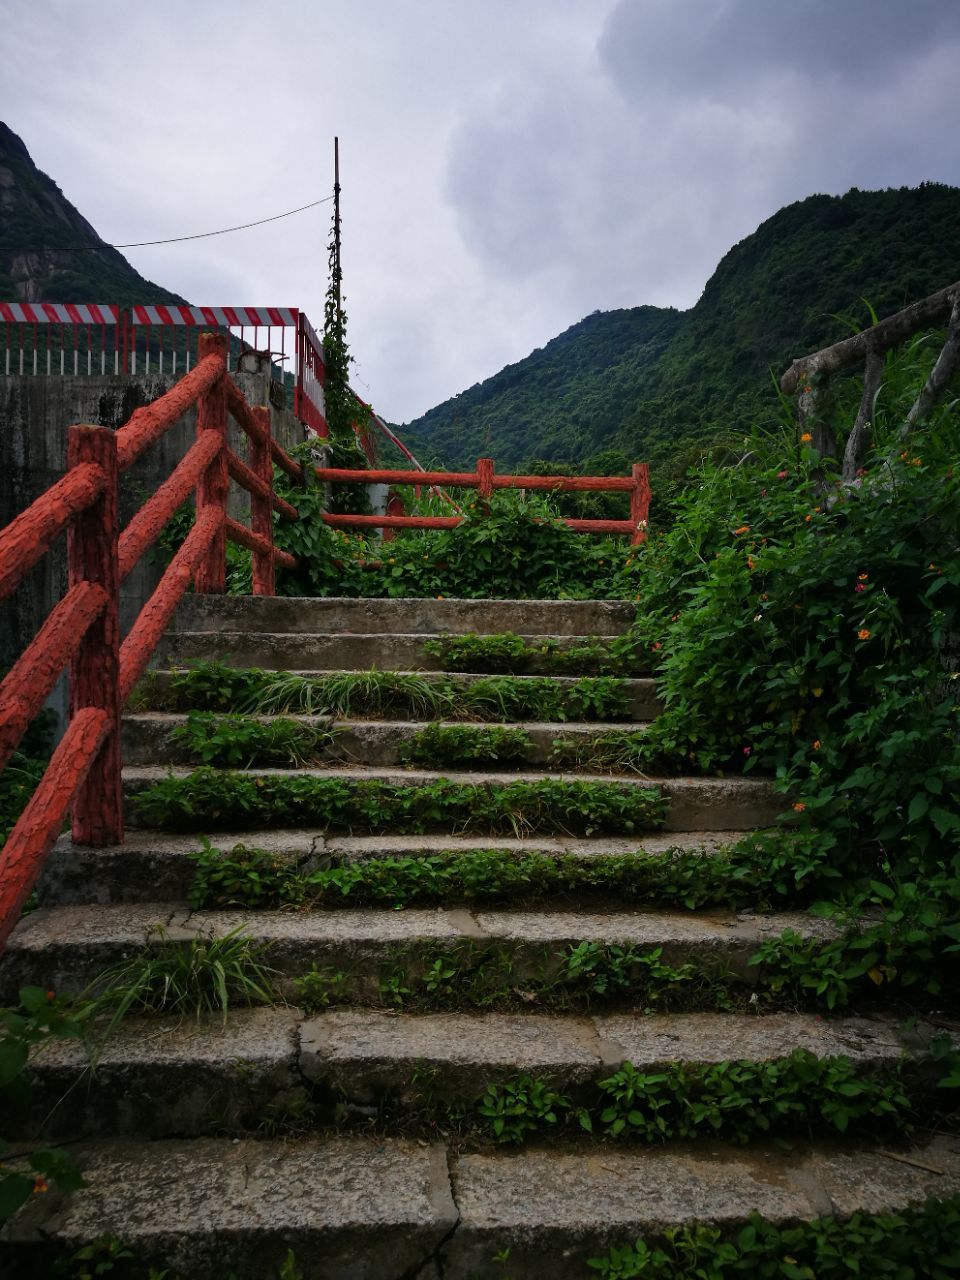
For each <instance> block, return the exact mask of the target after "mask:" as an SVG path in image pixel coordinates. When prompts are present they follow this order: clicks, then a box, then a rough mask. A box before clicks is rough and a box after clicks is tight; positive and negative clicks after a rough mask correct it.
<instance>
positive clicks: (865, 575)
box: [857, 573, 870, 582]
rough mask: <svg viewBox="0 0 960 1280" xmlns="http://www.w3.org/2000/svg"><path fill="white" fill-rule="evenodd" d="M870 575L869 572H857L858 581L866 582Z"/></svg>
mask: <svg viewBox="0 0 960 1280" xmlns="http://www.w3.org/2000/svg"><path fill="white" fill-rule="evenodd" d="M869 577H870V575H869V573H858V574H857V581H858V582H866V580H867V579H868V578H869Z"/></svg>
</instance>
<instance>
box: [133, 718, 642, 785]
mask: <svg viewBox="0 0 960 1280" xmlns="http://www.w3.org/2000/svg"><path fill="white" fill-rule="evenodd" d="M283 718H284V719H287V720H297V721H299V722H300V723H302V724H304V725H305V726H309V727H310V728H313V729H316V730H318V731H320V732H321V733H326V734H327V735H329V739H328V741H326V742H323V743H322V744H321V745H320V746H319V747H318V748H317V751H316V756H315V758H314V760H313V763H314V764H363V765H399V764H404V763H405V762H406V760H407V759H408V758H409V752H410V749H411V746H412V744H413V740H414V738H415V737H416V735H417V734H418V733H420V732H421V731H422V730H423V729H425V728H426V727H427V725H426V722H424V721H414V720H354V719H332V718H331V717H330V716H290V715H287V716H284V717H283ZM255 719H257V720H259V721H260V722H261V723H263V724H269V723H270V721H271V720H273V719H276V717H273V716H257V717H255ZM186 723H187V717H186V716H185V715H171V714H169V713H166V712H157V711H148V712H139V713H136V714H127V715H125V716H124V717H123V759H124V761H125V763H126V764H128V765H168V764H173V765H194V766H197V765H199V764H200V763H201V762H200V761H199V760H198V759H197V758H196V755H195V753H192V752H191V751H190V749H189V748H188V747H187V746H186V745H185V744H183V743H180V742H177V741H176V740H175V734H176V731H177V730H178V729H182V728H183V727H184V726H185V725H186ZM435 723H439V724H441V725H442V727H443V728H447V729H461V728H463V727H464V726H463V722H462V721H455V720H443V721H437V722H435ZM477 727H478V728H484V727H486V728H492V729H499V728H507V729H517V730H520V731H521V732H522V733H524V734H525V735H526V737H527V740H528V746H527V748H526V750H525V752H524V755H523V759H522V761H519V762H518V761H516V760H514V761H506V762H504V764H503V766H502V767H503V768H504V769H506V770H508V771H514V770H516V769H517V768H518V767H521V766H539V767H541V768H548V769H556V768H561V769H562V768H563V767H564V766H563V765H562V764H560V765H558V764H557V762H556V755H555V751H554V747H555V744H556V743H563V744H564V745H566V744H570V745H571V746H580V747H587V746H588V745H589V744H590V743H591V742H594V741H596V740H597V739H598V738H601V737H603V735H605V734H608V733H609V732H610V729H611V726H610V725H609V724H596V723H593V722H581V723H576V722H574V721H563V722H559V723H558V722H556V721H550V722H544V721H525V722H522V723H517V722H509V723H507V724H504V725H492V726H491V725H488V726H482V725H481V726H477ZM647 727H648V726H647V725H646V724H645V723H634V724H621V725H618V726H617V729H618V730H619V731H622V732H624V733H642V732H643V731H644V730H645V729H646V728H647ZM449 767H450V769H451V770H458V769H460V768H462V767H463V766H461V765H458V764H456V763H455V762H451V764H450V766H449Z"/></svg>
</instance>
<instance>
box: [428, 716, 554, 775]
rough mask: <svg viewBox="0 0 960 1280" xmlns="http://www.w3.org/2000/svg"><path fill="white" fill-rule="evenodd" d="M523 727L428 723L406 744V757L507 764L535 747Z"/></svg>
mask: <svg viewBox="0 0 960 1280" xmlns="http://www.w3.org/2000/svg"><path fill="white" fill-rule="evenodd" d="M532 745H533V744H532V742H531V739H530V735H529V734H528V733H526V732H525V731H524V730H523V729H518V728H507V727H506V726H504V725H477V724H437V723H434V724H428V725H426V726H425V727H424V728H423V729H418V730H417V731H416V733H414V734H413V736H412V737H411V738H410V740H409V742H408V743H406V744H405V746H404V749H403V756H404V759H405V760H406V761H408V762H409V763H410V764H422V765H434V766H436V767H437V768H447V767H448V766H452V765H471V764H472V765H478V764H483V765H508V764H515V763H517V762H518V761H523V760H525V759H526V757H527V755H528V753H529V751H530V750H531V748H532Z"/></svg>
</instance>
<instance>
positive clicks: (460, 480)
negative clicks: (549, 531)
mask: <svg viewBox="0 0 960 1280" xmlns="http://www.w3.org/2000/svg"><path fill="white" fill-rule="evenodd" d="M316 472H317V477H318V479H320V480H322V481H325V482H327V483H330V484H391V485H418V486H419V485H430V486H449V487H450V488H454V489H456V488H463V489H476V490H477V491H478V493H479V496H480V498H481V499H489V498H490V497H492V496H493V491H494V490H495V489H544V490H547V491H549V492H551V493H585V492H586V493H629V494H630V518H629V520H576V519H564V521H563V523H564V524H566V525H567V526H568V528H570V529H574V530H576V531H577V532H578V533H616V534H626V535H628V536H629V538H630V542H631V544H632V545H634V546H635V545H637V544H638V543H641V542H646V540H647V522H648V520H649V514H650V469H649V467H648V465H647V463H645V462H635V463H634V464H633V467H632V469H631V473H630V475H629V476H507V475H497V474H496V472H495V469H494V464H493V459H492V458H479V459H478V460H477V467H476V470H475V471H420V470H418V471H395V470H394V471H386V470H380V471H378V470H371V471H353V470H347V469H345V468H341V467H317V468H316ZM463 519H464V517H463V516H407V515H398V514H393V513H389V514H387V515H383V516H351V515H324V517H323V520H324V523H325V524H328V525H330V526H332V527H333V528H335V529H363V528H370V529H455V528H456V527H457V525H458V524H462V523H463Z"/></svg>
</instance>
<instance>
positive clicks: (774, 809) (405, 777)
mask: <svg viewBox="0 0 960 1280" xmlns="http://www.w3.org/2000/svg"><path fill="white" fill-rule="evenodd" d="M191 772H193V770H191V769H185V768H180V767H169V768H167V769H163V768H158V767H153V766H133V767H130V768H125V769H124V771H123V790H124V798H125V800H126V801H127V804H126V816H125V820H126V822H127V824H128V825H129V826H130V827H131V828H132V827H135V826H137V825H139V824H138V821H137V816H136V812H135V809H134V806H132V805H131V804H130V801H131V800H132V799H133V797H134V796H136V795H138V794H139V793H140V792H141V791H145V790H147V789H148V788H149V787H151V786H153V785H154V784H155V783H157V782H161V781H162V780H163V779H164V778H168V777H174V778H186V777H189V775H190V773H191ZM243 773H244V776H246V777H249V778H253V779H256V778H264V779H267V778H279V777H298V778H306V777H315V778H340V779H342V780H343V781H347V782H349V781H356V782H362V781H368V780H371V779H378V780H379V781H381V782H384V783H389V784H391V785H395V786H403V787H416V786H424V785H429V784H431V783H434V782H439V781H441V780H444V779H446V780H447V781H450V782H455V783H457V784H460V785H462V784H472V785H474V786H478V787H482V786H494V787H503V786H505V785H508V784H509V783H511V782H540V781H543V780H544V779H549V780H551V781H563V782H570V783H583V782H599V783H604V784H606V785H608V786H615V787H618V788H632V787H641V788H643V787H646V788H655V789H657V790H659V791H660V792H661V794H662V795H664V796H665V797H666V799H667V801H668V808H667V814H666V819H665V822H664V824H663V830H665V831H705V830H712V831H726V830H730V831H744V830H750V829H753V828H756V827H767V826H770V825H771V824H772V823H773V822H775V820H776V818H777V815H778V814H779V813H781V812H782V810H783V808H784V804H785V800H784V798H783V797H782V796H781V795H779V794H778V793H777V791H776V787H775V784H774V783H773V782H772V781H768V780H765V779H757V778H663V777H650V778H641V777H639V776H635V777H629V778H627V777H622V776H611V775H609V774H591V773H569V772H568V773H561V772H557V773H542V772H536V771H532V770H529V769H518V770H514V771H508V770H501V771H493V770H482V771H480V770H464V771H462V772H461V771H457V772H456V773H453V772H451V771H447V772H440V771H438V770H434V769H397V768H395V767H391V766H371V767H368V768H363V767H360V766H357V765H353V766H331V767H329V768H327V769H296V770H291V769H258V768H254V769H247V770H244V771H243ZM280 821H282V819H279V818H275V817H272V816H271V819H270V825H271V826H275V825H277V824H278V823H279V822H280ZM251 825H253V823H251ZM623 834H624V835H628V834H629V832H626V831H625V832H623ZM639 838H642V837H640V836H639V835H638V839H639ZM480 839H481V841H482V839H483V837H482V836H481V837H480Z"/></svg>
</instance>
